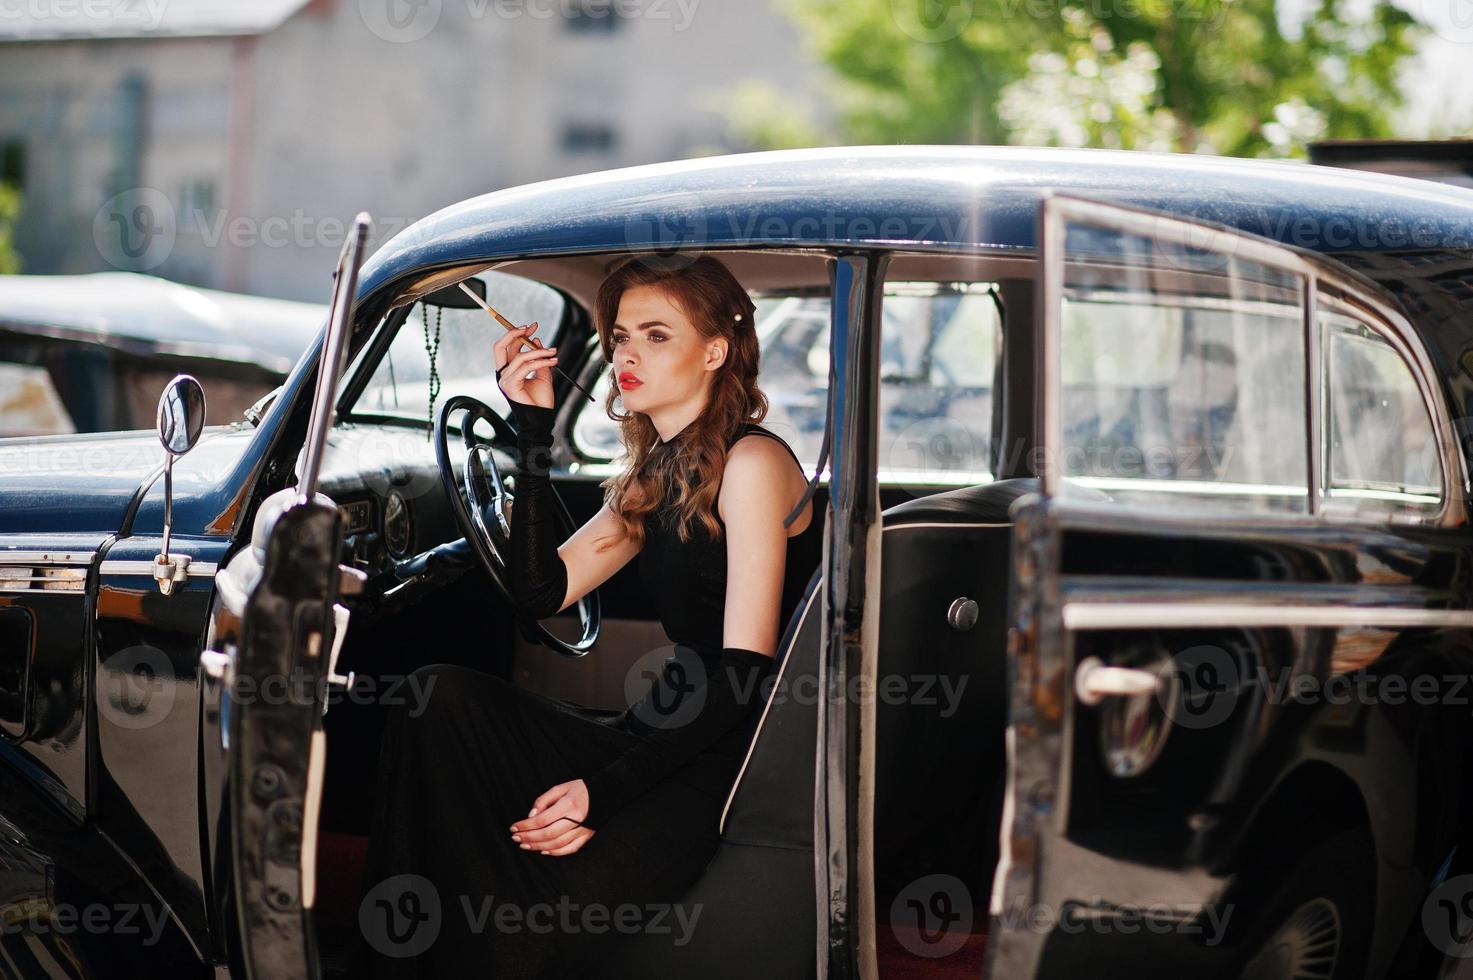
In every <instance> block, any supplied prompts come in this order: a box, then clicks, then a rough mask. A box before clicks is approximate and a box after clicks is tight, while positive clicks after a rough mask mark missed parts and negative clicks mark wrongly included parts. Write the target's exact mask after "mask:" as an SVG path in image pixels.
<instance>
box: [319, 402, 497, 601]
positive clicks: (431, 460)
mask: <svg viewBox="0 0 1473 980" xmlns="http://www.w3.org/2000/svg"><path fill="white" fill-rule="evenodd" d="M496 462H497V464H498V465H499V466H502V467H503V472H510V467H512V466H513V465H514V462H513V460H512V457H511V456H510V455H509V454H507V453H503V452H500V451H497V452H496ZM456 475H457V477H459V476H460V475H461V468H460V466H459V465H457V467H456ZM319 488H320V489H321V491H322V492H323V493H325V494H326V495H327V496H328V497H330V498H332V500H333V502H334V503H336V504H337V506H338V510H339V512H340V513H341V514H342V515H343V529H344V551H345V552H346V554H345V555H344V556H343V560H344V561H345V562H346V563H349V564H352V565H353V566H355V567H357V568H358V569H360V570H362V571H363V572H365V573H366V574H367V575H368V578H369V591H370V592H371V593H376V594H378V595H382V594H383V593H385V592H387V591H388V590H389V589H392V588H393V587H395V586H396V585H398V584H399V583H400V579H399V578H398V577H397V576H396V575H394V565H395V564H396V563H397V562H400V561H403V560H405V559H408V558H413V557H415V556H416V555H419V554H421V553H423V552H425V551H428V550H430V549H431V548H434V547H436V546H438V545H442V544H446V543H448V542H450V541H454V540H456V539H458V538H460V537H461V532H460V528H459V526H458V525H457V524H456V522H455V517H454V515H453V513H452V512H451V509H450V502H449V500H448V499H447V498H446V496H445V490H444V487H443V486H442V484H441V481H440V467H439V464H438V463H437V462H436V460H435V450H434V447H433V445H432V444H431V442H430V436H429V434H428V433H427V432H426V431H425V430H424V429H417V428H412V427H409V426H399V425H385V424H368V423H362V422H344V423H340V424H339V425H337V426H335V427H334V428H333V430H332V431H331V433H329V435H328V439H327V449H326V452H325V453H324V454H323V464H322V476H321V480H320V483H319Z"/></svg>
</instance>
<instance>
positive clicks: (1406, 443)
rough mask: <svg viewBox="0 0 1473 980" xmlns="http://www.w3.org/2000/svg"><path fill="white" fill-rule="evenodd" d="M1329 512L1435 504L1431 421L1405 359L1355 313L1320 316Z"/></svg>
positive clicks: (1395, 511)
mask: <svg viewBox="0 0 1473 980" xmlns="http://www.w3.org/2000/svg"><path fill="white" fill-rule="evenodd" d="M1320 326H1321V330H1322V334H1321V336H1322V337H1323V338H1324V341H1323V346H1324V353H1325V422H1326V426H1325V427H1326V433H1325V466H1326V471H1327V474H1328V479H1327V480H1326V483H1325V488H1326V492H1327V494H1328V499H1327V500H1326V505H1325V512H1326V513H1330V514H1346V513H1353V514H1365V515H1388V516H1389V515H1402V516H1425V515H1430V514H1434V513H1436V512H1437V511H1438V510H1439V509H1440V508H1441V505H1442V473H1441V463H1440V461H1439V459H1438V455H1437V443H1436V437H1435V435H1434V430H1433V427H1432V420H1431V418H1430V417H1429V416H1428V414H1427V406H1426V402H1425V401H1424V400H1423V397H1422V393H1421V391H1420V390H1419V389H1418V387H1417V381H1416V378H1415V376H1414V375H1413V374H1412V370H1411V368H1410V366H1408V365H1407V363H1406V362H1405V361H1404V360H1403V359H1402V357H1401V355H1400V354H1399V353H1397V351H1396V350H1395V348H1393V347H1392V346H1391V344H1390V343H1388V342H1387V341H1386V340H1385V339H1384V338H1382V337H1381V336H1380V335H1379V334H1378V333H1376V332H1375V331H1374V330H1373V329H1371V327H1370V326H1369V325H1368V324H1366V323H1364V322H1362V321H1361V320H1360V319H1358V318H1355V317H1352V316H1349V315H1345V314H1341V313H1327V314H1324V315H1322V316H1321V317H1320Z"/></svg>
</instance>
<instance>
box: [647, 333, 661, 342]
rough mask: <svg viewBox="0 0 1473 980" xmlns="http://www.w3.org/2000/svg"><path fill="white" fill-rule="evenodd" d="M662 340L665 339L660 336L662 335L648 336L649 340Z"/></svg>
mask: <svg viewBox="0 0 1473 980" xmlns="http://www.w3.org/2000/svg"><path fill="white" fill-rule="evenodd" d="M664 339H665V335H664V334H662V333H652V334H650V340H660V341H663V340H664Z"/></svg>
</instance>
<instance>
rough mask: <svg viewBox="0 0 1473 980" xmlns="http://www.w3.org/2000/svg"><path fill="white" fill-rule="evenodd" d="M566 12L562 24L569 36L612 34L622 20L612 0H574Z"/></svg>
mask: <svg viewBox="0 0 1473 980" xmlns="http://www.w3.org/2000/svg"><path fill="white" fill-rule="evenodd" d="M567 11H568V19H567V20H566V21H564V23H565V24H566V25H567V28H568V33H570V34H612V33H614V32H615V31H617V30H618V29H619V27H620V22H621V21H622V20H623V15H622V14H620V13H619V11H618V10H616V9H615V8H614V5H613V3H612V0H575V2H573V3H571V4H569V5H568V8H567Z"/></svg>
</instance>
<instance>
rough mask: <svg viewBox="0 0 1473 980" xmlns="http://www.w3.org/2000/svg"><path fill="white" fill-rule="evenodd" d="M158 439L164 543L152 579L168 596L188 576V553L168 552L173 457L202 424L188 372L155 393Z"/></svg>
mask: <svg viewBox="0 0 1473 980" xmlns="http://www.w3.org/2000/svg"><path fill="white" fill-rule="evenodd" d="M157 423H158V430H159V442H160V443H161V444H162V445H163V447H164V544H163V549H162V550H161V551H160V552H159V554H158V555H156V556H155V557H154V560H153V577H154V581H156V582H158V584H159V591H160V592H162V593H163V594H164V595H169V594H170V593H171V592H173V591H174V583H175V582H184V581H187V580H188V579H189V556H188V555H174V556H172V557H170V555H169V533H170V531H172V529H173V525H174V457H176V456H183V455H184V454H185V453H187V452H189V451H190V450H191V449H193V448H194V445H195V443H197V442H199V436H200V433H201V432H202V431H204V427H205V390H204V389H203V388H201V387H200V383H199V382H198V381H196V380H195V379H194V378H193V377H192V376H191V375H188V374H181V375H179V376H178V377H177V378H175V379H174V380H173V381H170V382H169V383H168V384H167V385H166V386H165V387H164V392H163V394H161V395H159V410H158V417H157Z"/></svg>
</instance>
